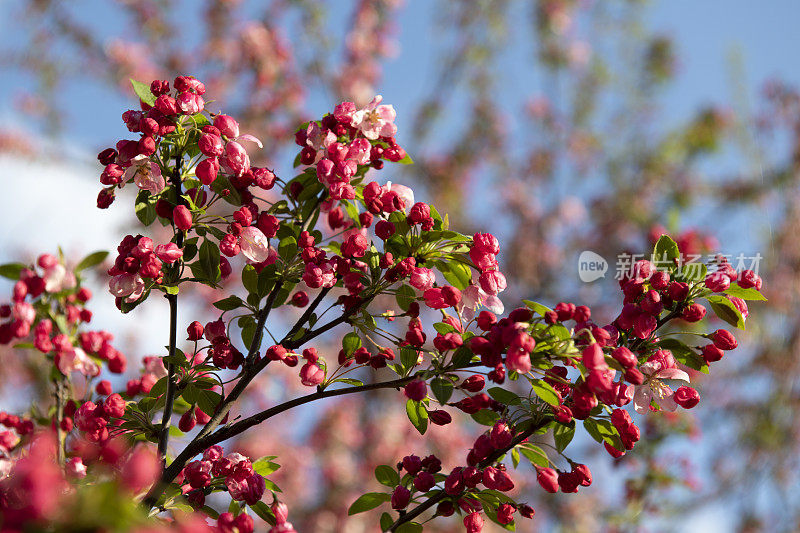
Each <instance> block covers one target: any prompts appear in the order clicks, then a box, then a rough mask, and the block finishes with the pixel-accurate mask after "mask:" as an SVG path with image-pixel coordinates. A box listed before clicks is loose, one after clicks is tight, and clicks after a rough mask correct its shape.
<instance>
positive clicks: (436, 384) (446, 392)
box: [431, 377, 453, 405]
mask: <svg viewBox="0 0 800 533" xmlns="http://www.w3.org/2000/svg"><path fill="white" fill-rule="evenodd" d="M431 391H432V392H433V396H434V397H435V398H436V400H437V401H438V402H439V403H440V404H442V405H444V404H446V403H447V402H448V400H450V397H451V396H452V395H453V382H452V381H450V380H449V379H444V378H440V377H436V378H433V379H432V380H431Z"/></svg>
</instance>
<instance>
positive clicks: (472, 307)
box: [456, 285, 505, 320]
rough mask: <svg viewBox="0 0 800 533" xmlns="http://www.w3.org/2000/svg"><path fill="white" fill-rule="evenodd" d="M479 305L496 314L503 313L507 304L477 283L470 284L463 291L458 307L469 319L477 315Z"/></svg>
mask: <svg viewBox="0 0 800 533" xmlns="http://www.w3.org/2000/svg"><path fill="white" fill-rule="evenodd" d="M479 307H485V308H486V309H488V310H489V311H491V312H492V313H495V314H498V315H499V314H502V313H503V310H504V309H505V306H504V305H503V302H502V301H500V298H498V297H497V296H494V295H491V294H486V292H484V290H483V289H481V288H480V287H478V286H477V285H470V286H469V287H467V288H466V289H464V290H463V291H461V301H460V302H459V303H458V305H457V306H456V308H457V309H458V311H459V312H460V313H461V314H462V315H463V316H464V318H466V319H467V320H472V319H473V318H474V317H475V311H476V310H477V309H478V308H479Z"/></svg>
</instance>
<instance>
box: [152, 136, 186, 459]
mask: <svg viewBox="0 0 800 533" xmlns="http://www.w3.org/2000/svg"><path fill="white" fill-rule="evenodd" d="M182 163H183V154H182V153H181V151H180V150H178V151H177V152H176V154H175V171H174V172H173V173H172V176H171V178H170V181H171V182H172V187H173V189H174V190H175V202H176V205H184V204H185V203H186V202H185V201H184V199H183V195H182V193H181V166H182ZM175 240H176V244H177V245H178V248H183V231H181V230H178V234H177V238H176V239H175ZM182 263H183V260H178V262H177V263H176V264H175V267H174V268H175V270H176V272H180V265H181V264H182ZM165 297H166V299H167V301H168V302H169V362H167V392H166V396H165V397H164V414H163V416H162V417H161V433H160V434H159V436H158V456H159V457H160V458H161V461H162V464H164V465H166V462H167V446H168V445H169V426H170V424H171V422H172V407H173V404H174V403H175V387H176V383H175V365H174V364H172V362H171V361H172V359H173V358H174V357H175V351H176V349H177V344H178V338H177V337H178V295H177V294H166V295H165Z"/></svg>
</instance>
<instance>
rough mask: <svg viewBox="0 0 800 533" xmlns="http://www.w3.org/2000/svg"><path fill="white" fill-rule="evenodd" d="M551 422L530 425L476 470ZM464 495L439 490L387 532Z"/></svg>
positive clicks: (403, 516) (463, 493)
mask: <svg viewBox="0 0 800 533" xmlns="http://www.w3.org/2000/svg"><path fill="white" fill-rule="evenodd" d="M551 422H552V419H544V420H542V421H541V422H539V423H537V424H533V425H531V426H530V427H529V428H528V429H526V430H524V431H522V432H521V433H520V434H519V435H517V436H516V437H514V439H513V440H512V441H511V442H510V443H509V444H508V445H507V446H504V447H502V448H500V449H498V450H495V451H494V452H493V453H492V454H491V455H489V457H487V458H486V459H484V460H483V461H481V462H480V463H479V464H478V468H479V469H482V468H486V467H488V466H491V465H493V464H494V463H496V462H497V461H499V460H500V459H501V458H502V457H503V456H504V455H505V454H506V453H508V452H509V451H510V450H512V449H513V448H515V447H516V446H517V445H519V444H521V443H523V442H525V441H526V440H527V439H528V437H530V436H531V435H533V434H534V433H536V432H537V431H539V430H540V429H542V428H543V427H546V426H547V425H548V424H550V423H551ZM466 493H467V491H461V492H459V493H456V494H448V493H447V492H446V491H445V490H439V491H438V492H437V493H436V495H434V496H431V497H429V498H428V499H427V500H425V501H424V502H423V503H421V504H419V505H418V506H416V507H415V508H414V509H412V510H411V511H406V512H404V513H402V514H401V516H400V518H398V519H397V520H395V522H394V523H392V525H391V526H390V527H389V529H388V530H387V531H397V529H398V528H399V527H400V526H402V525H403V524H405V523H407V522H411V521H412V520H414V519H415V518H416V517H418V516H420V515H421V514H422V513H424V512H425V511H427V510H428V509H430V508H431V507H433V506H434V505H437V504H438V503H440V502H441V501H442V500H444V499H445V498H452V499H453V500H455V501H457V500H458V499H460V498H461V497H463V496H464V495H465V494H466Z"/></svg>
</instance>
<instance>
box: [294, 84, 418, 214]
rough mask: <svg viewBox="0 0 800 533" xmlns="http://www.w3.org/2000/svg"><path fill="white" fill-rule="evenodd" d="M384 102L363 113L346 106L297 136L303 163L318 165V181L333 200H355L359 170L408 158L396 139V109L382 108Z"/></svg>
mask: <svg viewBox="0 0 800 533" xmlns="http://www.w3.org/2000/svg"><path fill="white" fill-rule="evenodd" d="M381 100H382V97H381V96H380V95H379V96H376V97H375V99H374V100H373V101H372V102H371V103H370V104H369V105H368V106H367V107H365V108H363V109H357V108H356V105H355V104H354V103H353V102H343V103H341V104H339V105H338V106H336V109H335V110H334V112H333V114H332V115H326V116H325V117H324V118H323V119H322V120H321V121H313V122H310V123H309V124H308V126H307V127H306V128H305V129H304V130H303V129H301V130H299V131H298V132H297V133H296V134H295V142H296V143H297V144H298V145H299V146H301V147H302V148H303V149H302V150H301V151H300V163H302V164H304V165H316V167H317V168H316V170H317V178H319V181H320V182H321V183H322V184H323V185H325V187H326V188H327V189H328V190H329V192H330V195H331V198H333V199H334V200H352V199H354V198H355V197H356V190H355V188H354V187H353V186H352V185H351V184H350V181H351V180H352V179H353V178H354V177H355V176H356V174H357V173H358V172H359V169H360V168H366V167H369V166H372V167H374V168H382V167H383V161H382V159H386V160H388V161H395V162H396V161H400V160H402V159H403V158H405V157H406V153H405V150H403V149H402V148H401V147H400V146H399V145H398V144H397V142H396V141H395V139H394V136H395V134H396V133H397V127H396V126H395V125H394V119H395V111H394V108H393V107H392V106H390V105H379V104H380V102H381Z"/></svg>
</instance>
